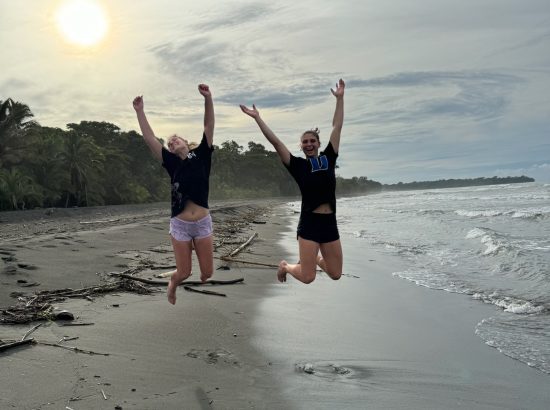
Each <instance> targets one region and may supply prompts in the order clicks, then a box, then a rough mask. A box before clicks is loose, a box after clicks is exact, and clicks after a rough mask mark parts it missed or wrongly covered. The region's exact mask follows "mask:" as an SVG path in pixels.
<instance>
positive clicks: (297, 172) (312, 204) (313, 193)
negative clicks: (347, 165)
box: [285, 142, 338, 212]
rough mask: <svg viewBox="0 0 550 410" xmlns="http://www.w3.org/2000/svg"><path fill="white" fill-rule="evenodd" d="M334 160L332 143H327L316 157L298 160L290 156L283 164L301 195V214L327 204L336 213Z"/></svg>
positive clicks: (335, 155)
mask: <svg viewBox="0 0 550 410" xmlns="http://www.w3.org/2000/svg"><path fill="white" fill-rule="evenodd" d="M336 158H338V154H337V153H336V152H334V148H333V147H332V143H330V142H329V143H328V145H327V147H326V148H325V150H324V151H321V155H319V156H318V157H307V158H298V157H295V156H294V155H292V154H290V163H289V164H288V165H286V164H285V166H286V168H287V169H288V171H289V172H290V174H291V175H292V176H293V177H294V179H295V180H296V182H297V183H298V187H300V192H301V193H302V212H313V210H315V208H317V207H318V206H319V205H321V204H324V203H329V204H330V206H331V208H332V211H333V212H336V173H335V168H336Z"/></svg>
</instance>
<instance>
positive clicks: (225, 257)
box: [220, 256, 279, 268]
mask: <svg viewBox="0 0 550 410" xmlns="http://www.w3.org/2000/svg"><path fill="white" fill-rule="evenodd" d="M220 259H221V260H224V261H226V262H238V263H246V264H248V265H257V266H265V267H268V268H278V267H279V266H278V265H275V264H273V263H263V262H253V261H247V260H244V259H235V258H231V257H229V256H222V257H221V258H220Z"/></svg>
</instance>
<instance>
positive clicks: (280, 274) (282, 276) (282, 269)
mask: <svg viewBox="0 0 550 410" xmlns="http://www.w3.org/2000/svg"><path fill="white" fill-rule="evenodd" d="M286 265H288V262H287V261H285V260H282V261H281V262H280V263H279V269H277V279H278V280H279V282H286Z"/></svg>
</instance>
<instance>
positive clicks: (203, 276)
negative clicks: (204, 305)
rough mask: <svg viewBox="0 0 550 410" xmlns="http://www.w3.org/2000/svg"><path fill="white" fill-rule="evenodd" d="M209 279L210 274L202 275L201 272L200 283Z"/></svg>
mask: <svg viewBox="0 0 550 410" xmlns="http://www.w3.org/2000/svg"><path fill="white" fill-rule="evenodd" d="M211 277H212V274H211V273H202V272H201V282H206V281H207V280H208V279H210V278H211Z"/></svg>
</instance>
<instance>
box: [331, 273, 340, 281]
mask: <svg viewBox="0 0 550 410" xmlns="http://www.w3.org/2000/svg"><path fill="white" fill-rule="evenodd" d="M328 276H329V277H330V278H331V279H332V280H339V279H340V278H341V277H342V272H339V273H328Z"/></svg>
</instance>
